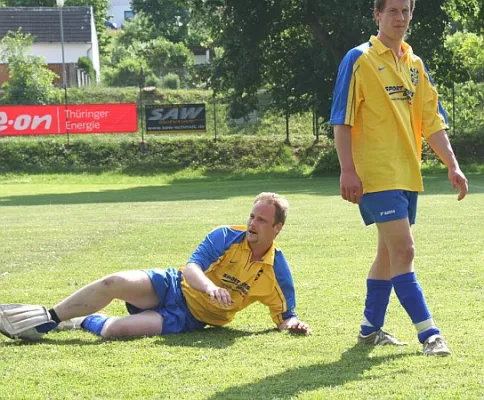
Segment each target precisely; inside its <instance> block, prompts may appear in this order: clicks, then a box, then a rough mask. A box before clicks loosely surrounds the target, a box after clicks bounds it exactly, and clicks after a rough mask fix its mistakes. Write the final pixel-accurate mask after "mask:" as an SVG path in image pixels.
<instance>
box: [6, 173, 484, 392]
mask: <svg viewBox="0 0 484 400" xmlns="http://www.w3.org/2000/svg"><path fill="white" fill-rule="evenodd" d="M232 178H233V177H232ZM235 178H237V179H236V180H227V179H225V178H224V177H223V176H209V177H207V176H206V175H203V174H199V173H194V174H193V175H190V174H182V175H180V176H176V177H173V176H171V175H167V176H144V177H136V176H131V177H126V176H122V175H116V174H101V175H96V176H95V175H9V176H3V177H2V178H1V180H0V302H1V303H11V302H20V303H39V304H43V305H46V306H48V307H50V306H52V305H53V304H55V303H56V302H57V301H59V300H60V299H62V298H63V297H64V296H66V295H68V294H70V293H71V292H73V291H74V290H76V289H77V288H79V287H81V286H82V285H84V284H86V283H88V282H90V281H92V280H93V279H96V278H98V277H100V276H103V275H105V274H107V273H111V272H114V271H118V270H123V269H141V268H151V267H168V266H174V267H178V266H182V265H183V264H184V263H185V261H186V260H187V258H188V257H189V255H190V253H191V251H192V250H193V249H194V248H195V246H196V245H197V244H198V243H199V242H200V241H201V240H202V239H203V237H204V236H205V234H206V233H207V232H208V231H209V230H210V229H212V228H213V227H215V226H218V225H221V224H241V223H244V222H245V219H246V216H247V214H248V211H249V209H250V207H251V204H252V201H253V198H254V197H255V195H256V194H258V193H259V192H261V191H267V190H269V191H277V192H279V193H281V194H283V195H285V196H286V197H287V198H288V199H289V201H290V204H291V208H290V215H289V218H288V221H287V224H286V226H285V228H284V230H283V232H282V233H281V235H280V237H278V243H279V245H280V246H281V248H282V249H283V251H284V253H285V255H286V258H287V259H288V261H289V263H290V265H291V267H292V271H293V276H294V280H295V283H296V288H297V300H298V303H297V310H298V312H299V314H300V317H301V319H304V320H306V321H307V322H309V323H310V324H311V326H312V327H313V330H314V333H313V335H312V336H310V337H293V336H290V335H287V334H281V333H279V332H277V331H274V330H273V325H272V322H271V320H270V316H269V313H268V310H267V309H265V308H264V307H263V306H261V305H254V306H252V307H250V308H249V309H247V310H245V311H243V312H242V313H240V314H239V315H238V316H237V318H236V319H235V321H234V322H233V323H232V324H231V325H230V326H229V327H227V328H221V329H213V328H209V329H207V330H205V331H204V332H201V333H194V334H182V335H176V336H167V337H155V338H141V339H134V340H115V341H104V340H100V339H98V338H97V337H95V336H92V335H90V334H88V333H86V332H64V333H58V334H50V335H48V336H47V337H46V339H45V340H44V341H42V342H40V343H35V344H24V343H21V342H16V341H11V340H9V339H7V338H4V337H1V338H0V377H1V378H2V379H1V381H0V398H1V399H74V398H82V399H150V398H153V399H179V398H183V399H185V398H186V399H202V398H209V399H268V398H281V399H289V398H301V399H328V398H337V399H340V398H342V399H359V398H375V399H376V398H378V399H382V398H385V399H389V398H392V399H393V398H398V399H407V398H411V399H413V398H425V399H464V398H465V399H482V398H483V397H484V389H483V387H484V373H483V362H482V360H483V358H482V354H484V342H483V341H482V340H481V339H480V338H481V336H482V331H483V330H484V321H483V319H482V315H484V305H483V302H482V299H483V296H484V248H483V243H484V177H483V176H482V175H477V174H474V175H470V176H469V178H470V187H471V190H472V192H471V194H470V195H469V197H468V198H466V199H465V200H464V201H463V202H459V203H458V202H457V201H456V195H455V193H453V192H452V191H451V189H450V185H449V183H448V182H447V181H446V177H445V175H438V174H437V175H435V174H432V175H428V176H427V177H426V179H425V183H426V192H425V194H424V195H422V196H421V197H420V198H419V215H418V218H417V225H416V226H415V228H414V234H415V240H416V246H417V259H416V270H417V274H418V276H419V279H420V282H421V284H422V287H423V289H424V291H425V294H426V297H427V300H428V303H429V306H430V308H431V310H432V312H433V316H434V318H435V320H436V322H437V324H438V325H439V326H440V327H441V328H442V330H443V333H444V334H445V336H446V338H447V339H448V341H449V345H450V347H451V349H452V350H453V355H452V357H450V358H445V359H435V358H426V357H424V356H422V355H421V345H420V344H419V343H418V341H417V339H416V334H415V331H414V328H413V327H412V325H411V322H410V320H409V318H408V317H407V316H406V314H405V313H404V311H403V310H402V308H401V307H400V306H399V304H398V301H397V300H396V298H395V297H393V298H392V301H391V304H390V309H389V314H388V317H387V322H386V328H387V329H388V330H389V331H390V332H392V333H394V334H396V335H397V336H398V337H399V338H400V339H402V340H406V341H408V342H409V343H410V344H409V346H408V347H406V348H399V349H395V348H376V349H370V348H360V347H355V346H354V344H355V337H356V334H357V331H358V325H359V322H360V318H361V312H362V305H363V302H364V290H365V278H366V274H367V270H368V267H369V265H370V263H371V261H372V257H373V253H374V247H375V243H376V237H375V229H374V228H371V227H370V228H365V227H364V226H363V225H362V223H361V222H360V217H359V214H358V210H357V208H356V207H354V206H352V205H351V204H349V203H345V202H344V201H342V200H341V199H340V198H339V195H338V178H337V177H329V178H318V179H316V178H313V179H309V178H304V177H302V176H300V177H298V178H290V179H288V178H287V175H284V174H282V175H281V174H279V175H278V174H277V173H275V174H273V175H272V176H271V175H266V176H257V174H254V175H253V176H251V177H250V179H249V178H247V177H244V176H238V177H235ZM261 178H262V179H261ZM173 182H176V183H173ZM106 311H107V312H108V313H112V314H124V313H125V311H124V306H123V304H121V303H113V304H112V305H111V306H109V307H108V308H107V309H106Z"/></svg>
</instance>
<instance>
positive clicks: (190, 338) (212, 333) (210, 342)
mask: <svg viewBox="0 0 484 400" xmlns="http://www.w3.org/2000/svg"><path fill="white" fill-rule="evenodd" d="M275 331H277V329H275V328H270V329H264V330H262V331H255V332H254V331H242V330H238V329H233V328H227V327H212V328H206V329H204V330H201V331H198V332H190V333H187V334H179V335H166V336H161V337H160V338H159V340H157V342H156V344H159V345H160V346H181V347H197V348H211V349H224V348H226V347H229V346H231V345H232V344H234V343H235V342H236V341H237V339H239V338H243V337H246V336H258V335H266V334H268V333H272V332H275Z"/></svg>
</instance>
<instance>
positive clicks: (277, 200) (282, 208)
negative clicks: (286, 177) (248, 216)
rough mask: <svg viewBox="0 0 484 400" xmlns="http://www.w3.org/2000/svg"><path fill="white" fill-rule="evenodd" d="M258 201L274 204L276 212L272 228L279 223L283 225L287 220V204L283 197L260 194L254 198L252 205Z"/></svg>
mask: <svg viewBox="0 0 484 400" xmlns="http://www.w3.org/2000/svg"><path fill="white" fill-rule="evenodd" d="M259 201H263V202H265V203H268V204H274V207H275V209H276V210H275V216H274V224H273V225H272V226H274V225H277V224H278V223H279V222H281V223H282V225H284V223H285V222H286V218H287V209H288V208H289V203H288V201H287V200H286V199H285V198H284V197H282V196H280V195H278V194H277V193H272V192H262V193H260V194H259V195H258V196H257V197H256V198H255V201H254V204H255V203H257V202H259Z"/></svg>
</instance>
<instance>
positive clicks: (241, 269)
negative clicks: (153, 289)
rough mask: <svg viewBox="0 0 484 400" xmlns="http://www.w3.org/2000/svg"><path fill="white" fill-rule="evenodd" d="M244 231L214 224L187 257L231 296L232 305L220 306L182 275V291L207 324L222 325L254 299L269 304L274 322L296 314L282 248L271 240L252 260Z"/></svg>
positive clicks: (289, 275) (196, 314) (193, 310)
mask: <svg viewBox="0 0 484 400" xmlns="http://www.w3.org/2000/svg"><path fill="white" fill-rule="evenodd" d="M246 233H247V231H246V227H245V226H223V227H220V228H217V229H215V230H213V231H212V232H210V233H209V234H208V235H207V237H206V238H205V240H204V241H203V242H202V243H201V244H200V245H199V246H198V248H197V249H196V250H195V252H194V253H193V254H192V256H191V257H190V259H189V260H188V263H195V264H197V265H199V266H200V267H201V268H202V270H203V271H204V273H205V275H206V276H207V277H208V278H209V279H210V280H211V281H212V282H213V283H214V284H215V285H217V286H219V287H222V288H225V289H227V290H228V292H229V293H230V295H231V297H232V305H230V306H229V307H221V306H219V304H218V303H212V302H210V297H209V296H208V295H207V294H206V293H202V292H200V291H198V290H195V289H193V288H192V287H190V285H189V284H188V283H187V281H186V279H185V278H182V282H181V287H182V292H183V295H184V297H185V299H186V302H187V305H188V308H189V310H190V312H191V313H192V315H193V316H194V317H195V318H196V319H197V320H199V321H202V322H205V323H207V324H209V325H216V326H221V325H225V324H227V323H229V322H230V321H232V320H233V318H234V316H235V314H236V313H237V312H238V311H240V310H242V309H244V308H245V307H247V306H248V305H250V304H252V303H254V302H256V301H260V302H261V303H263V304H265V305H266V306H267V307H269V310H270V313H271V317H272V320H273V321H274V323H275V324H280V323H281V322H283V321H284V320H286V319H288V318H291V317H295V316H296V313H295V311H294V308H295V306H296V298H295V289H294V283H293V279H292V275H291V271H290V270H289V266H288V264H287V261H286V259H285V258H284V255H283V253H282V251H281V250H280V249H279V248H278V247H277V244H276V243H275V242H273V244H272V246H271V247H270V248H269V250H268V251H267V253H266V254H265V255H264V256H263V257H262V259H261V260H257V261H251V258H252V251H251V250H250V247H249V243H248V242H247V238H246Z"/></svg>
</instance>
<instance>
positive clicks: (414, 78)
mask: <svg viewBox="0 0 484 400" xmlns="http://www.w3.org/2000/svg"><path fill="white" fill-rule="evenodd" d="M410 78H411V79H412V83H413V85H414V86H417V85H418V68H410Z"/></svg>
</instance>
